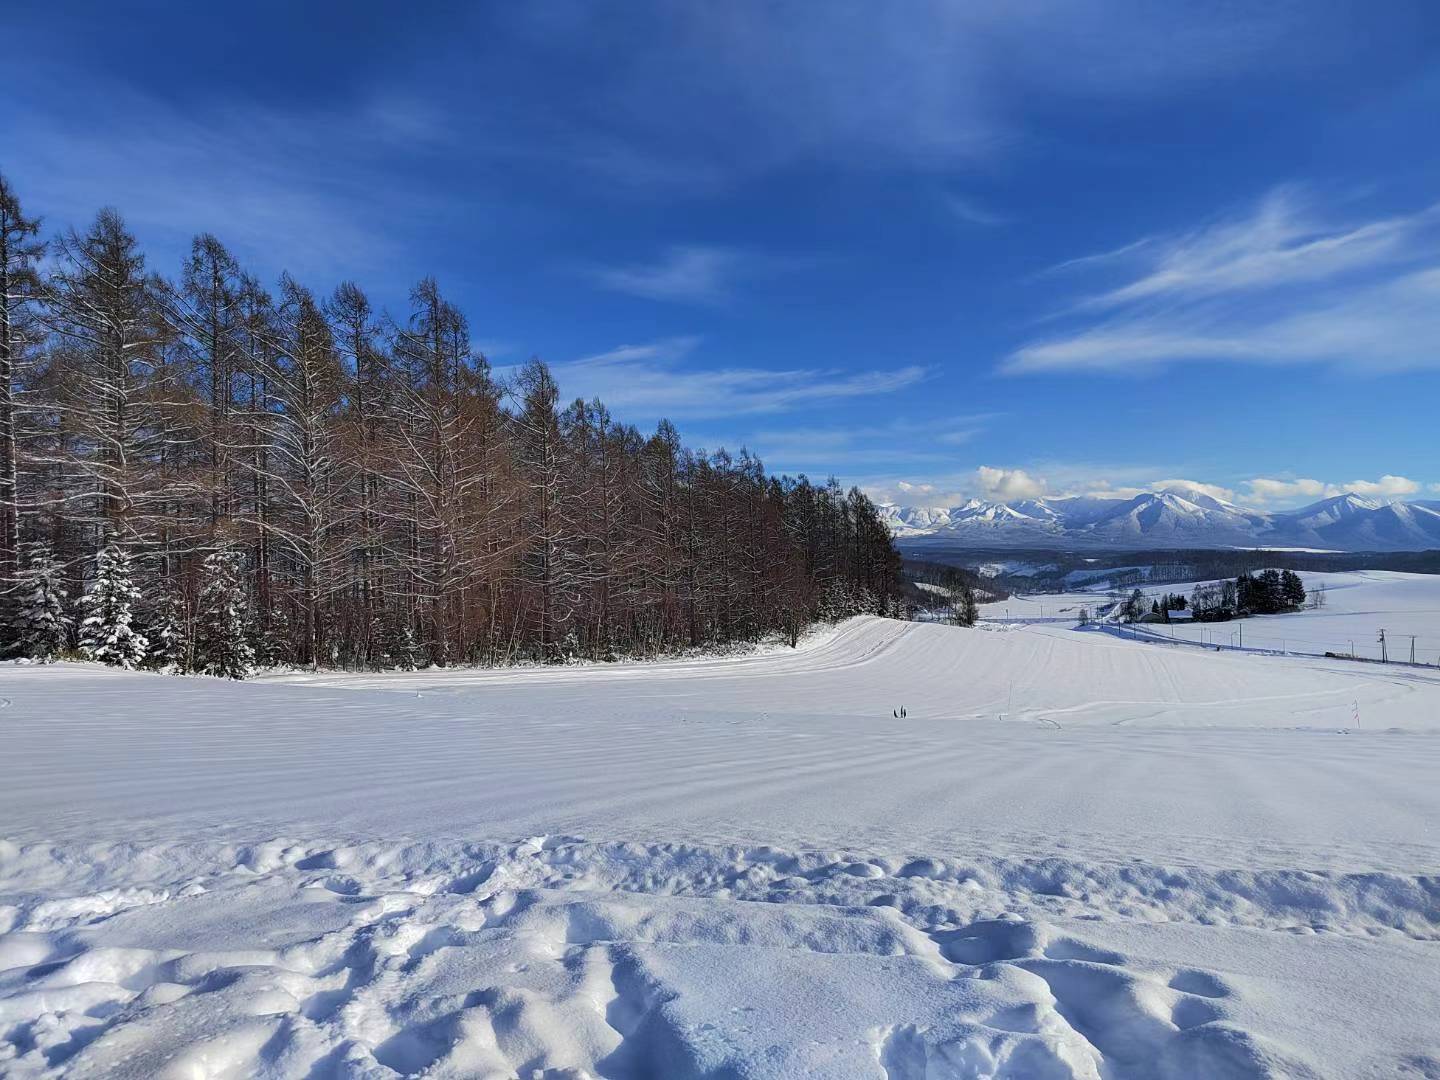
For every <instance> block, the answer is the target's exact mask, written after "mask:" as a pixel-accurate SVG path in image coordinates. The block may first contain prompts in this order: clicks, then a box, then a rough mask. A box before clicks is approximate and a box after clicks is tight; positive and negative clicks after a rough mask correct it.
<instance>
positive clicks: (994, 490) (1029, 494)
mask: <svg viewBox="0 0 1440 1080" xmlns="http://www.w3.org/2000/svg"><path fill="white" fill-rule="evenodd" d="M975 479H976V482H977V484H978V485H979V488H980V490H981V491H982V492H984V494H985V495H986V497H988V498H991V499H996V500H998V501H1000V502H1009V501H1011V500H1015V499H1038V498H1040V497H1041V496H1043V495H1044V494H1045V489H1046V486H1047V485H1046V483H1045V481H1044V480H1042V479H1040V478H1039V477H1035V476H1031V475H1030V474H1029V473H1027V472H1026V471H1025V470H1024V469H997V468H994V467H992V466H989V465H981V466H980V467H979V468H978V469H976V470H975Z"/></svg>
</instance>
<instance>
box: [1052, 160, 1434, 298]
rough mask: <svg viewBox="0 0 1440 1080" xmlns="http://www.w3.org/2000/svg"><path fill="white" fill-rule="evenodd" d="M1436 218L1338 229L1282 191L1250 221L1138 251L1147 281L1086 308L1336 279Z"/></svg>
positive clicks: (1406, 242)
mask: <svg viewBox="0 0 1440 1080" xmlns="http://www.w3.org/2000/svg"><path fill="white" fill-rule="evenodd" d="M1435 218H1436V208H1435V207H1430V208H1428V209H1426V210H1423V211H1421V212H1419V213H1417V214H1413V215H1409V216H1403V217H1396V218H1387V219H1382V220H1380V221H1373V222H1367V223H1364V224H1361V225H1356V226H1353V227H1339V228H1336V227H1333V226H1326V225H1323V224H1321V223H1319V222H1316V221H1313V220H1311V219H1310V215H1309V212H1308V210H1307V209H1306V207H1305V205H1304V203H1303V201H1302V200H1301V199H1300V198H1299V196H1298V195H1297V192H1296V190H1295V189H1294V188H1288V187H1285V188H1277V189H1275V190H1274V191H1272V192H1271V193H1270V194H1269V195H1267V196H1266V197H1265V199H1264V200H1262V202H1261V204H1260V206H1259V207H1258V208H1257V210H1256V211H1255V212H1254V213H1253V214H1252V215H1250V216H1248V217H1245V218H1242V219H1240V220H1236V221H1226V222H1220V223H1218V224H1215V225H1211V226H1207V227H1205V228H1202V229H1199V230H1196V231H1194V232H1191V233H1188V234H1186V235H1183V236H1178V237H1174V238H1171V239H1168V240H1155V239H1154V238H1151V239H1150V240H1149V241H1148V242H1147V243H1145V244H1144V247H1143V249H1142V248H1140V247H1132V254H1135V255H1139V254H1141V252H1142V250H1143V254H1144V256H1145V258H1144V261H1145V262H1146V263H1148V265H1147V266H1146V267H1145V268H1144V270H1143V272H1142V273H1141V276H1140V277H1138V278H1137V279H1135V280H1134V281H1131V282H1129V283H1128V284H1125V285H1122V286H1120V287H1119V288H1115V289H1111V290H1109V291H1107V292H1104V293H1101V294H1099V295H1097V296H1093V297H1090V298H1089V299H1087V300H1084V301H1082V302H1081V304H1082V306H1087V307H1115V306H1119V305H1122V304H1127V303H1131V302H1133V301H1136V300H1143V299H1147V298H1149V297H1155V296H1170V295H1173V296H1182V297H1198V296H1208V295H1214V294H1218V293H1226V292H1233V291H1237V290H1248V289H1253V288H1255V287H1265V288H1273V287H1275V286H1277V285H1284V284H1289V283H1293V282H1311V281H1318V280H1323V279H1326V278H1332V277H1336V276H1338V275H1341V274H1345V273H1348V272H1350V271H1353V270H1356V269H1361V268H1365V267H1369V266H1373V265H1375V264H1377V263H1380V262H1388V261H1390V260H1393V259H1395V258H1396V257H1398V256H1400V255H1402V254H1403V253H1404V252H1405V251H1406V250H1407V249H1408V248H1409V247H1410V245H1411V244H1412V243H1414V241H1415V240H1416V239H1417V237H1418V235H1419V234H1420V233H1421V232H1423V231H1424V229H1425V228H1426V226H1427V225H1430V224H1433V223H1434V221H1435ZM1072 265H1073V261H1072Z"/></svg>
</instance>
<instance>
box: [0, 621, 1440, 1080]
mask: <svg viewBox="0 0 1440 1080" xmlns="http://www.w3.org/2000/svg"><path fill="white" fill-rule="evenodd" d="M0 695H3V706H4V707H3V708H0V730H3V738H4V742H3V747H4V753H3V754H0V831H3V834H4V835H5V836H6V837H8V839H6V840H4V841H0V1075H3V1076H6V1077H12V1076H13V1077H31V1076H48V1075H66V1076H77V1077H91V1076H93V1077H100V1076H104V1077H137V1078H139V1077H144V1078H150V1077H249V1076H264V1077H312V1078H317V1080H318V1078H323V1077H352V1076H353V1077H365V1078H382V1077H392V1076H397V1075H400V1076H413V1075H425V1076H430V1077H474V1076H479V1077H516V1076H522V1077H533V1076H540V1077H547V1078H552V1080H556V1078H569V1080H578V1078H581V1077H615V1078H642V1077H662V1078H667V1080H669V1078H683V1077H717V1078H718V1077H808V1076H816V1077H833V1078H837V1080H839V1078H845V1080H850V1078H863V1077H876V1078H887V1077H888V1078H890V1080H918V1078H932V1080H933V1078H936V1077H940V1078H951V1077H955V1078H959V1077H1039V1078H1072V1077H1085V1078H1091V1080H1100V1078H1104V1080H1127V1078H1136V1080H1138V1078H1150V1077H1160V1078H1180V1077H1187V1078H1188V1077H1219V1078H1240V1077H1312V1076H1316V1077H1347V1078H1348V1077H1393V1076H1414V1077H1427V1076H1428V1077H1434V1076H1440V1025H1437V1024H1436V1019H1435V1018H1436V1015H1437V1004H1440V877H1437V871H1440V827H1437V823H1440V785H1437V783H1436V782H1435V780H1436V777H1437V775H1440V768H1437V767H1440V672H1427V671H1424V670H1422V669H1407V670H1403V671H1402V670H1398V669H1391V668H1381V667H1380V666H1378V665H1363V664H1354V663H1347V662H1345V661H1325V660H1309V659H1299V658H1287V657H1277V656H1259V655H1244V654H1238V655H1232V654H1228V653H1227V654H1217V653H1214V652H1209V651H1204V650H1200V649H1184V648H1164V647H1156V646H1152V645H1147V644H1145V643H1143V642H1129V641H1121V640H1117V639H1115V638H1114V637H1111V636H1108V635H1106V634H1103V633H1089V632H1083V631H1078V630H1070V629H1067V628H1065V627H1061V626H1058V625H1043V624H1042V625H1020V624H1015V625H998V626H992V627H990V628H989V629H983V628H982V629H976V630H962V629H958V628H953V627H948V626H941V625H934V624H907V623H898V622H893V621H888V620H883V619H875V618H862V619H856V620H852V621H851V622H849V623H846V624H844V625H843V626H842V627H840V628H839V629H838V631H836V632H835V633H833V634H831V635H828V636H825V637H822V638H819V639H817V640H815V641H813V642H811V643H809V644H807V645H804V646H802V648H800V649H798V650H794V651H787V652H783V653H773V654H769V655H763V656H755V657H750V658H738V659H724V660H710V661H701V660H689V661H681V662H674V663H665V664H655V665H649V666H646V665H616V666H610V667H592V668H575V669H558V670H557V669H532V670H524V671H510V672H481V671H467V670H450V671H443V672H417V673H413V674H385V675H370V676H364V675H325V674H320V675H293V676H286V677H281V678H273V679H266V680H261V681H258V682H253V683H244V684H241V683H228V682H222V681H217V680H210V679H199V678H196V679H179V678H168V677H164V676H156V675H147V674H140V673H124V672H119V671H115V670H112V669H107V668H100V667H96V666H87V665H56V666H52V667H45V668H40V667H18V666H6V667H3V668H0ZM902 706H904V710H905V716H904V718H903V719H901V718H897V716H896V715H895V713H896V712H898V711H899V710H900V708H901V707H902ZM1357 710H1358V712H1359V713H1360V715H1361V716H1362V717H1363V720H1362V724H1361V727H1360V728H1359V730H1356V729H1355V727H1354V724H1353V717H1354V716H1355V714H1356V712H1357Z"/></svg>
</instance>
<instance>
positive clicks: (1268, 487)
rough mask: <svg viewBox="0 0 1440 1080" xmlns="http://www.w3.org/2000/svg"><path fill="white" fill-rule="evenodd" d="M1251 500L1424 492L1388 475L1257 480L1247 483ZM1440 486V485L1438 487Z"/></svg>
mask: <svg viewBox="0 0 1440 1080" xmlns="http://www.w3.org/2000/svg"><path fill="white" fill-rule="evenodd" d="M1246 486H1247V487H1248V488H1249V489H1250V490H1249V496H1248V497H1249V499H1250V501H1251V502H1255V503H1283V502H1294V501H1297V500H1299V499H1329V498H1333V497H1335V496H1336V495H1344V494H1347V493H1353V494H1356V495H1363V496H1365V497H1366V498H1371V499H1403V498H1406V497H1407V496H1410V495H1414V494H1416V493H1418V492H1419V491H1420V488H1421V485H1420V483H1419V482H1418V481H1415V480H1411V479H1409V478H1408V477H1404V476H1395V475H1393V474H1391V473H1386V474H1385V475H1384V476H1382V477H1380V478H1379V479H1378V480H1351V481H1349V482H1347V483H1335V482H1327V481H1322V480H1314V479H1309V478H1299V479H1294V480H1276V479H1272V478H1270V477H1263V476H1262V477H1256V478H1255V479H1254V480H1248V481H1246ZM1437 487H1440V485H1437Z"/></svg>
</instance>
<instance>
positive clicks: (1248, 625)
mask: <svg viewBox="0 0 1440 1080" xmlns="http://www.w3.org/2000/svg"><path fill="white" fill-rule="evenodd" d="M1300 576H1301V578H1302V579H1303V580H1304V582H1305V585H1306V588H1307V589H1314V588H1315V587H1317V586H1319V587H1320V588H1322V589H1323V590H1324V593H1325V606H1324V607H1321V608H1318V609H1313V610H1312V609H1309V608H1307V609H1306V610H1304V611H1297V612H1292V613H1290V614H1286V615H1259V616H1255V617H1252V618H1248V619H1244V620H1238V621H1232V622H1228V623H1208V624H1184V623H1171V624H1169V625H1163V626H1156V625H1148V626H1145V627H1142V628H1141V629H1142V631H1148V632H1150V633H1152V634H1154V635H1158V636H1161V637H1166V638H1177V639H1180V640H1182V641H1193V642H1201V641H1203V642H1207V643H1210V644H1220V645H1222V646H1223V647H1225V648H1227V649H1228V648H1230V647H1231V645H1232V644H1233V645H1236V646H1238V645H1239V644H1240V641H1241V635H1242V633H1243V635H1244V645H1245V647H1246V648H1247V649H1265V650H1271V651H1275V652H1302V653H1310V654H1314V655H1319V656H1323V655H1324V654H1325V653H1327V652H1330V653H1337V654H1340V655H1347V654H1353V655H1355V656H1359V657H1364V658H1366V659H1371V660H1379V659H1380V658H1381V655H1382V651H1381V647H1380V642H1379V632H1380V631H1381V630H1382V629H1383V630H1384V631H1385V637H1386V650H1385V652H1386V654H1387V655H1388V657H1389V659H1391V660H1403V661H1406V662H1408V661H1409V659H1410V654H1411V644H1412V638H1413V643H1414V646H1415V659H1416V661H1417V662H1418V663H1423V664H1440V575H1434V574H1403V573H1398V572H1394V571H1388V570H1360V571H1352V572H1348V573H1336V574H1326V573H1315V574H1312V573H1304V574H1301V575H1300ZM1194 585H1195V583H1194V582H1188V583H1185V584H1180V585H1150V586H1145V587H1143V588H1142V590H1141V591H1142V592H1144V593H1145V594H1146V595H1147V596H1160V595H1163V594H1164V593H1167V592H1178V593H1183V594H1184V595H1185V596H1186V597H1188V596H1189V595H1190V592H1191V590H1192V589H1193V588H1194ZM1122 592H1126V593H1128V590H1122ZM1104 602H1105V601H1104V597H1103V595H1102V596H1096V595H1094V594H1086V593H1065V594H1049V595H1039V594H1036V595H1034V596H1020V597H1012V598H1010V599H1009V600H1007V601H1004V602H1002V603H999V604H989V605H985V606H984V607H983V608H982V611H981V614H982V616H983V617H986V618H997V619H1004V618H1005V617H1006V615H1005V612H1006V610H1007V609H1008V610H1009V612H1010V617H1011V618H1015V619H1019V618H1022V617H1033V616H1035V615H1037V614H1039V613H1041V612H1044V614H1045V617H1047V618H1048V617H1051V616H1052V615H1056V614H1058V613H1065V614H1074V613H1075V612H1077V611H1078V609H1079V608H1080V607H1082V606H1088V607H1090V608H1091V610H1092V611H1093V610H1094V608H1095V606H1096V604H1097V603H1104ZM1242 623H1243V626H1242Z"/></svg>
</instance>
